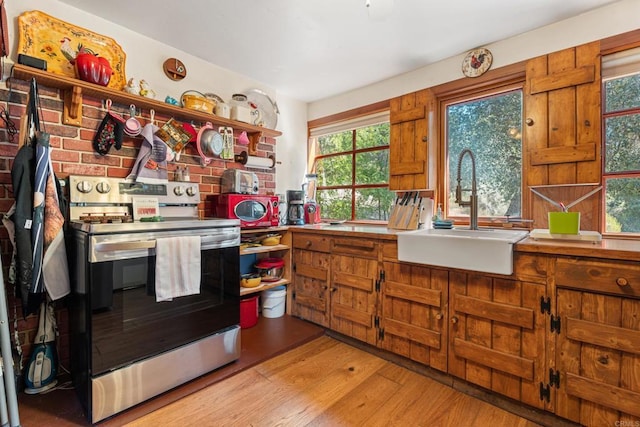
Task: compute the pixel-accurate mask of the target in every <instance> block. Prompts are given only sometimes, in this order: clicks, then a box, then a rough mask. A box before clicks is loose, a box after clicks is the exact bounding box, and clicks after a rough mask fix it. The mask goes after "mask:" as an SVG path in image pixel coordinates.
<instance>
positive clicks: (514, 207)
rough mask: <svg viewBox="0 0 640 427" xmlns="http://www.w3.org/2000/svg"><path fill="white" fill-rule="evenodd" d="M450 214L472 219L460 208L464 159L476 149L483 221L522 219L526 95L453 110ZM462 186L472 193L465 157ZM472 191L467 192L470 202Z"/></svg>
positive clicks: (449, 119) (465, 196)
mask: <svg viewBox="0 0 640 427" xmlns="http://www.w3.org/2000/svg"><path fill="white" fill-rule="evenodd" d="M446 114H447V147H448V157H449V165H448V166H449V210H448V214H449V215H451V216H468V215H469V208H468V207H460V206H458V204H457V203H455V189H456V185H457V183H458V182H457V175H458V170H457V168H458V158H459V156H460V153H461V152H462V150H463V149H465V148H468V149H470V150H471V151H472V152H473V154H474V156H475V161H476V185H477V190H478V216H484V217H490V216H504V215H511V216H520V214H521V213H520V212H521V193H522V91H520V90H518V91H514V92H508V93H504V94H500V95H496V96H492V97H488V98H483V99H478V100H474V101H470V102H463V103H459V104H452V105H450V106H448V107H447V113H446ZM460 176H461V187H462V189H463V190H470V189H471V176H472V170H471V160H470V158H469V156H465V158H464V159H463V162H462V167H461V174H460ZM469 195H470V191H463V192H462V200H465V201H466V200H469Z"/></svg>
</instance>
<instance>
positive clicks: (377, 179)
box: [356, 150, 389, 184]
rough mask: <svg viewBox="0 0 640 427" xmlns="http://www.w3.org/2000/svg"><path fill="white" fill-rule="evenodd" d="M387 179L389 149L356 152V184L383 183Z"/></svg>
mask: <svg viewBox="0 0 640 427" xmlns="http://www.w3.org/2000/svg"><path fill="white" fill-rule="evenodd" d="M388 181H389V150H376V151H366V152H364V153H358V154H356V184H383V183H386V182H388Z"/></svg>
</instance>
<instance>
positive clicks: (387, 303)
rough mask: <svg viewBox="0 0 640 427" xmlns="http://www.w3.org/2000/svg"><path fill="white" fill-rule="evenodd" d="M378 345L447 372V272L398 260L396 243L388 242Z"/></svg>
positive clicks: (381, 297)
mask: <svg viewBox="0 0 640 427" xmlns="http://www.w3.org/2000/svg"><path fill="white" fill-rule="evenodd" d="M382 271H383V276H382V285H381V292H380V321H379V324H380V339H379V342H378V345H379V346H380V347H381V348H383V349H385V350H388V351H391V352H393V353H395V354H399V355H401V356H404V357H406V358H408V359H411V360H414V361H416V362H419V363H422V364H425V365H427V366H431V367H432V368H435V369H438V370H440V371H444V372H446V371H447V317H448V316H447V313H446V312H447V300H448V272H447V270H440V269H433V268H429V267H426V266H420V265H414V264H407V263H400V262H398V261H397V243H396V242H388V243H387V242H385V243H384V249H383V264H382Z"/></svg>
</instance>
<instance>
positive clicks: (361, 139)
mask: <svg viewBox="0 0 640 427" xmlns="http://www.w3.org/2000/svg"><path fill="white" fill-rule="evenodd" d="M383 145H389V123H381V124H379V125H373V126H367V127H363V128H360V129H358V130H356V150H360V149H362V148H371V147H380V146H383Z"/></svg>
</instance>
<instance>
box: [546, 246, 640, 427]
mask: <svg viewBox="0 0 640 427" xmlns="http://www.w3.org/2000/svg"><path fill="white" fill-rule="evenodd" d="M556 287H557V290H556V304H557V308H556V311H557V318H556V324H557V327H556V328H554V329H555V330H556V333H555V334H554V336H555V342H556V344H555V346H556V352H555V356H556V370H557V373H556V377H557V378H558V381H557V384H556V391H555V396H556V399H555V402H554V403H555V412H556V414H557V415H559V416H561V417H564V418H568V419H570V420H572V421H575V422H579V423H580V424H582V425H586V426H600V425H636V424H637V423H638V421H639V420H640V265H638V263H630V262H624V261H599V260H594V259H585V258H563V257H559V258H558V259H557V261H556ZM625 422H626V423H625ZM623 423H625V424H623Z"/></svg>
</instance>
